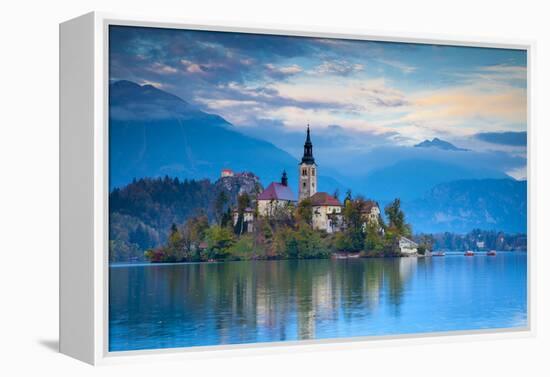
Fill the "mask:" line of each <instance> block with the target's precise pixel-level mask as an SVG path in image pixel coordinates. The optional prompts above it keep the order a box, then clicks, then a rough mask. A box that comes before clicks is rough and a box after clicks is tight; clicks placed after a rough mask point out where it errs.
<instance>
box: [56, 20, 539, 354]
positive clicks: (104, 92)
mask: <svg viewBox="0 0 550 377" xmlns="http://www.w3.org/2000/svg"><path fill="white" fill-rule="evenodd" d="M60 31H61V32H60V51H61V52H60V77H61V78H60V93H61V98H60V100H61V108H60V119H61V132H60V145H61V150H60V171H61V181H60V182H61V184H60V187H61V189H60V191H61V192H60V198H61V200H60V201H61V209H60V214H61V242H60V243H61V250H60V255H61V258H60V260H61V262H60V263H61V265H60V270H61V276H60V293H61V306H60V328H61V333H60V347H61V351H62V352H64V353H67V354H69V355H71V356H74V357H76V358H79V359H81V360H84V361H87V362H90V363H99V362H106V361H109V360H114V359H117V358H120V357H124V356H134V357H155V355H158V354H161V353H162V354H166V353H167V352H168V353H171V354H175V355H182V353H183V352H188V351H196V350H201V351H219V350H226V351H228V350H233V351H240V352H243V351H246V352H248V351H250V350H253V349H255V348H256V349H257V348H258V347H260V346H261V347H262V349H273V347H281V346H289V345H292V346H304V345H308V346H311V347H316V346H318V345H319V344H340V345H341V344H345V343H349V342H355V343H357V342H366V341H372V340H376V341H377V342H383V341H385V340H386V339H395V338H406V339H411V338H412V339H415V338H418V337H420V336H423V337H424V336H427V335H431V336H445V337H449V336H452V335H462V336H474V335H475V336H477V335H479V334H488V335H487V336H490V335H492V336H509V335H510V334H511V333H517V334H523V335H525V334H530V333H531V331H532V319H531V311H530V310H529V308H530V285H531V283H532V274H531V273H530V269H529V266H530V263H532V253H533V250H532V247H530V245H529V237H528V234H529V226H528V222H529V216H530V210H529V200H528V198H529V194H528V193H529V190H528V188H529V186H528V183H529V176H530V173H529V172H530V158H529V154H530V150H531V149H532V146H531V145H528V140H529V139H530V138H531V137H532V129H531V128H530V107H529V96H530V68H531V67H530V64H529V61H530V54H531V51H532V46H531V45H530V44H529V43H515V42H514V43H510V42H495V41H484V40H479V41H463V40H434V39H427V38H422V37H418V38H417V37H414V36H413V37H411V36H390V35H386V36H384V35H364V34H361V33H357V32H338V33H332V32H330V31H328V32H327V31H323V30H312V29H310V30H306V29H304V30H302V31H296V30H275V29H257V28H246V27H243V26H240V25H204V24H203V25H199V24H191V23H189V24H182V23H178V22H174V21H171V20H148V19H139V18H134V19H131V18H125V17H120V16H113V15H104V14H98V13H92V14H88V15H85V16H82V17H79V18H77V19H74V20H71V21H67V22H66V23H63V24H62V25H61V29H60Z"/></svg>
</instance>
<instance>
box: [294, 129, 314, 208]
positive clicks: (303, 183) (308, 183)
mask: <svg viewBox="0 0 550 377" xmlns="http://www.w3.org/2000/svg"><path fill="white" fill-rule="evenodd" d="M298 174H299V181H298V184H299V186H298V200H299V201H302V200H304V199H307V198H309V197H310V196H312V195H313V194H315V193H316V192H317V165H316V164H315V159H314V158H313V143H312V142H311V135H310V133H309V124H308V125H307V134H306V142H305V143H304V156H303V157H302V162H300V165H299V167H298Z"/></svg>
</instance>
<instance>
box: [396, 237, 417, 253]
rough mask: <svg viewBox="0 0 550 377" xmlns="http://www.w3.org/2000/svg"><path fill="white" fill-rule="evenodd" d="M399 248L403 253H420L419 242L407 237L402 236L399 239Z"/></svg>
mask: <svg viewBox="0 0 550 377" xmlns="http://www.w3.org/2000/svg"><path fill="white" fill-rule="evenodd" d="M399 250H400V251H401V254H406V255H414V254H417V253H418V244H417V243H416V242H414V241H413V240H410V239H408V238H406V237H401V238H400V239H399Z"/></svg>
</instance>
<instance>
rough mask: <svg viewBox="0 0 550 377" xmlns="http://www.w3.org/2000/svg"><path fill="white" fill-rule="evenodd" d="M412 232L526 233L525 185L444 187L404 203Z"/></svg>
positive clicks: (487, 182) (495, 182) (498, 182)
mask: <svg viewBox="0 0 550 377" xmlns="http://www.w3.org/2000/svg"><path fill="white" fill-rule="evenodd" d="M403 208H404V210H405V213H406V215H407V221H408V222H410V223H411V224H412V225H413V230H414V232H445V231H449V232H468V231H470V230H472V229H475V228H479V229H484V230H496V231H504V232H510V233H516V232H522V233H525V232H526V231H527V182H526V181H516V180H513V179H481V180H460V181H454V182H448V183H443V184H440V185H437V186H435V187H434V188H432V189H431V190H429V191H428V192H427V193H426V194H425V195H424V196H423V197H422V198H420V199H417V200H413V201H410V202H406V201H405V202H404V203H403Z"/></svg>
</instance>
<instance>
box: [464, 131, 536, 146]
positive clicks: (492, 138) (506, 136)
mask: <svg viewBox="0 0 550 377" xmlns="http://www.w3.org/2000/svg"><path fill="white" fill-rule="evenodd" d="M474 136H475V137H476V138H477V139H479V140H482V141H485V142H488V143H492V144H500V145H510V146H523V147H525V146H527V132H525V131H523V132H482V133H478V134H476V135H474Z"/></svg>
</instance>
